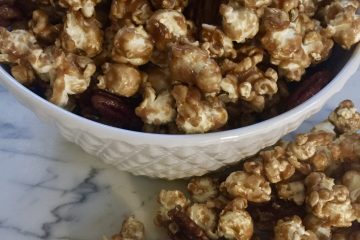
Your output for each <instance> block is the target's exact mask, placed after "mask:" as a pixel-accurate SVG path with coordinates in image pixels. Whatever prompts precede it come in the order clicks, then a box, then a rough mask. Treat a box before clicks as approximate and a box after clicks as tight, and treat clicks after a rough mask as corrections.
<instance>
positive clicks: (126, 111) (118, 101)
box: [80, 90, 142, 131]
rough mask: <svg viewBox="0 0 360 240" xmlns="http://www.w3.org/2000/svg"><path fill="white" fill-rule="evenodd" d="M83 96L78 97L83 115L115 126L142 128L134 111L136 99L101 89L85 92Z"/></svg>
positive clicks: (131, 128)
mask: <svg viewBox="0 0 360 240" xmlns="http://www.w3.org/2000/svg"><path fill="white" fill-rule="evenodd" d="M83 98H84V99H80V102H83V103H80V105H82V106H83V107H82V109H81V115H82V116H83V117H86V118H89V119H91V120H95V121H98V122H101V123H105V124H109V125H112V126H115V127H121V128H125V129H130V130H138V131H139V130H141V129H142V121H141V120H140V119H139V118H138V117H137V116H136V115H135V111H134V109H135V106H136V103H137V100H136V99H127V98H122V97H118V96H115V95H113V94H110V93H107V92H105V91H101V90H95V91H93V92H91V93H86V94H85V95H84V96H83ZM134 103H135V104H134ZM89 106H90V107H89Z"/></svg>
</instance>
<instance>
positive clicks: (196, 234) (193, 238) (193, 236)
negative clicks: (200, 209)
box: [168, 206, 209, 240]
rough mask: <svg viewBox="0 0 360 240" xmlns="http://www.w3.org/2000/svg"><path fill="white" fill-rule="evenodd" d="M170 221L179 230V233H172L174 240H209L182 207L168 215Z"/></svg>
mask: <svg viewBox="0 0 360 240" xmlns="http://www.w3.org/2000/svg"><path fill="white" fill-rule="evenodd" d="M168 215H169V217H170V220H171V221H173V222H174V223H175V224H176V225H177V226H178V228H179V230H178V232H176V233H170V235H171V236H170V237H171V238H172V239H174V240H180V239H181V240H185V239H186V240H209V238H208V237H207V236H206V234H205V232H204V231H203V230H202V229H201V228H200V227H199V226H198V225H196V223H195V222H194V221H193V220H191V219H190V218H189V217H188V215H186V213H184V212H183V211H182V210H181V207H179V206H178V207H176V208H174V209H172V210H171V211H169V213H168Z"/></svg>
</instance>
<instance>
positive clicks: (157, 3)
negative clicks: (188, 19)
mask: <svg viewBox="0 0 360 240" xmlns="http://www.w3.org/2000/svg"><path fill="white" fill-rule="evenodd" d="M151 2H152V4H153V5H154V7H156V8H157V9H174V10H177V11H179V12H181V11H182V10H183V9H184V8H185V7H186V6H187V5H188V3H189V1H188V0H151Z"/></svg>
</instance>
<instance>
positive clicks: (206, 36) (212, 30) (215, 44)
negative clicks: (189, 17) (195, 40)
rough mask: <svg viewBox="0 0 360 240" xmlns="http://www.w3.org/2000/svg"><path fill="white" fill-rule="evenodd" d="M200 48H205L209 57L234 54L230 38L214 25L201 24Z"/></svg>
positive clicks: (233, 55)
mask: <svg viewBox="0 0 360 240" xmlns="http://www.w3.org/2000/svg"><path fill="white" fill-rule="evenodd" d="M201 40H202V41H203V43H202V44H201V48H202V49H204V50H206V51H207V52H208V53H209V55H210V56H211V57H215V58H218V57H230V58H234V57H235V56H236V51H235V49H234V45H233V42H232V40H231V39H230V38H229V37H228V36H226V35H225V33H224V32H223V31H222V30H221V29H220V28H219V27H216V26H212V25H208V24H203V25H202V32H201Z"/></svg>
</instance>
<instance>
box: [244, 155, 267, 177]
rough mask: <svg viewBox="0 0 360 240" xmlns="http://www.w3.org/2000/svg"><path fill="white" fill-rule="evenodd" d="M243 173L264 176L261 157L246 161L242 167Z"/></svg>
mask: <svg viewBox="0 0 360 240" xmlns="http://www.w3.org/2000/svg"><path fill="white" fill-rule="evenodd" d="M243 168H244V170H245V172H247V173H250V174H252V173H254V174H258V175H264V164H263V162H262V158H261V157H258V156H257V157H255V159H253V160H249V161H246V162H245V163H244V166H243Z"/></svg>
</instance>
